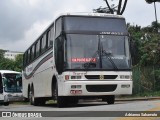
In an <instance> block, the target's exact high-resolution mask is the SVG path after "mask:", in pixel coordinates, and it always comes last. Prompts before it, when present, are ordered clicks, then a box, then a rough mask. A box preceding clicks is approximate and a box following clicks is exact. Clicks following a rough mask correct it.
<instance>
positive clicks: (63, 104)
mask: <svg viewBox="0 0 160 120" xmlns="http://www.w3.org/2000/svg"><path fill="white" fill-rule="evenodd" d="M53 93H54V96H53V97H54V100H56V101H57V107H59V108H63V107H66V106H67V105H68V100H67V99H66V97H64V96H58V84H57V83H56V87H54V89H53Z"/></svg>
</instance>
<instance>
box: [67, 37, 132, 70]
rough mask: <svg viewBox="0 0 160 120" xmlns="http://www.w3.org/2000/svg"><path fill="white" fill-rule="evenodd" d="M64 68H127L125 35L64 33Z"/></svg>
mask: <svg viewBox="0 0 160 120" xmlns="http://www.w3.org/2000/svg"><path fill="white" fill-rule="evenodd" d="M66 36H67V37H66V38H67V40H66V51H67V52H66V69H83V70H85V69H86V66H85V64H86V63H88V64H90V63H92V64H93V66H91V67H87V69H92V70H93V69H96V70H98V69H99V70H102V69H104V70H115V67H116V68H117V69H118V70H128V69H130V67H131V66H130V55H129V47H128V37H127V36H115V35H82V34H67V35H66Z"/></svg>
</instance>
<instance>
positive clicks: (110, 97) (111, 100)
mask: <svg viewBox="0 0 160 120" xmlns="http://www.w3.org/2000/svg"><path fill="white" fill-rule="evenodd" d="M102 101H106V102H107V103H108V104H114V102H115V95H107V96H105V97H104V98H102Z"/></svg>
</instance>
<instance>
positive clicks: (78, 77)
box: [71, 76, 82, 79]
mask: <svg viewBox="0 0 160 120" xmlns="http://www.w3.org/2000/svg"><path fill="white" fill-rule="evenodd" d="M81 78H82V77H81V76H71V79H81Z"/></svg>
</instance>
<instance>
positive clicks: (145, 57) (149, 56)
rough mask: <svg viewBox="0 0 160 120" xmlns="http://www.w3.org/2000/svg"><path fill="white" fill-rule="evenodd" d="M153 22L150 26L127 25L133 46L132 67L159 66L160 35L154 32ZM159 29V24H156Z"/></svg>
mask: <svg viewBox="0 0 160 120" xmlns="http://www.w3.org/2000/svg"><path fill="white" fill-rule="evenodd" d="M156 27H157V26H156V25H155V22H152V24H151V26H148V27H143V28H142V27H141V26H137V25H136V26H134V25H133V26H131V25H130V24H128V30H129V32H130V35H131V40H132V43H133V44H134V49H133V51H134V53H135V54H133V55H132V56H133V61H134V65H137V64H139V65H142V66H147V65H155V64H156V65H159V66H160V34H159V33H157V32H155V29H156ZM158 28H160V23H158Z"/></svg>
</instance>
